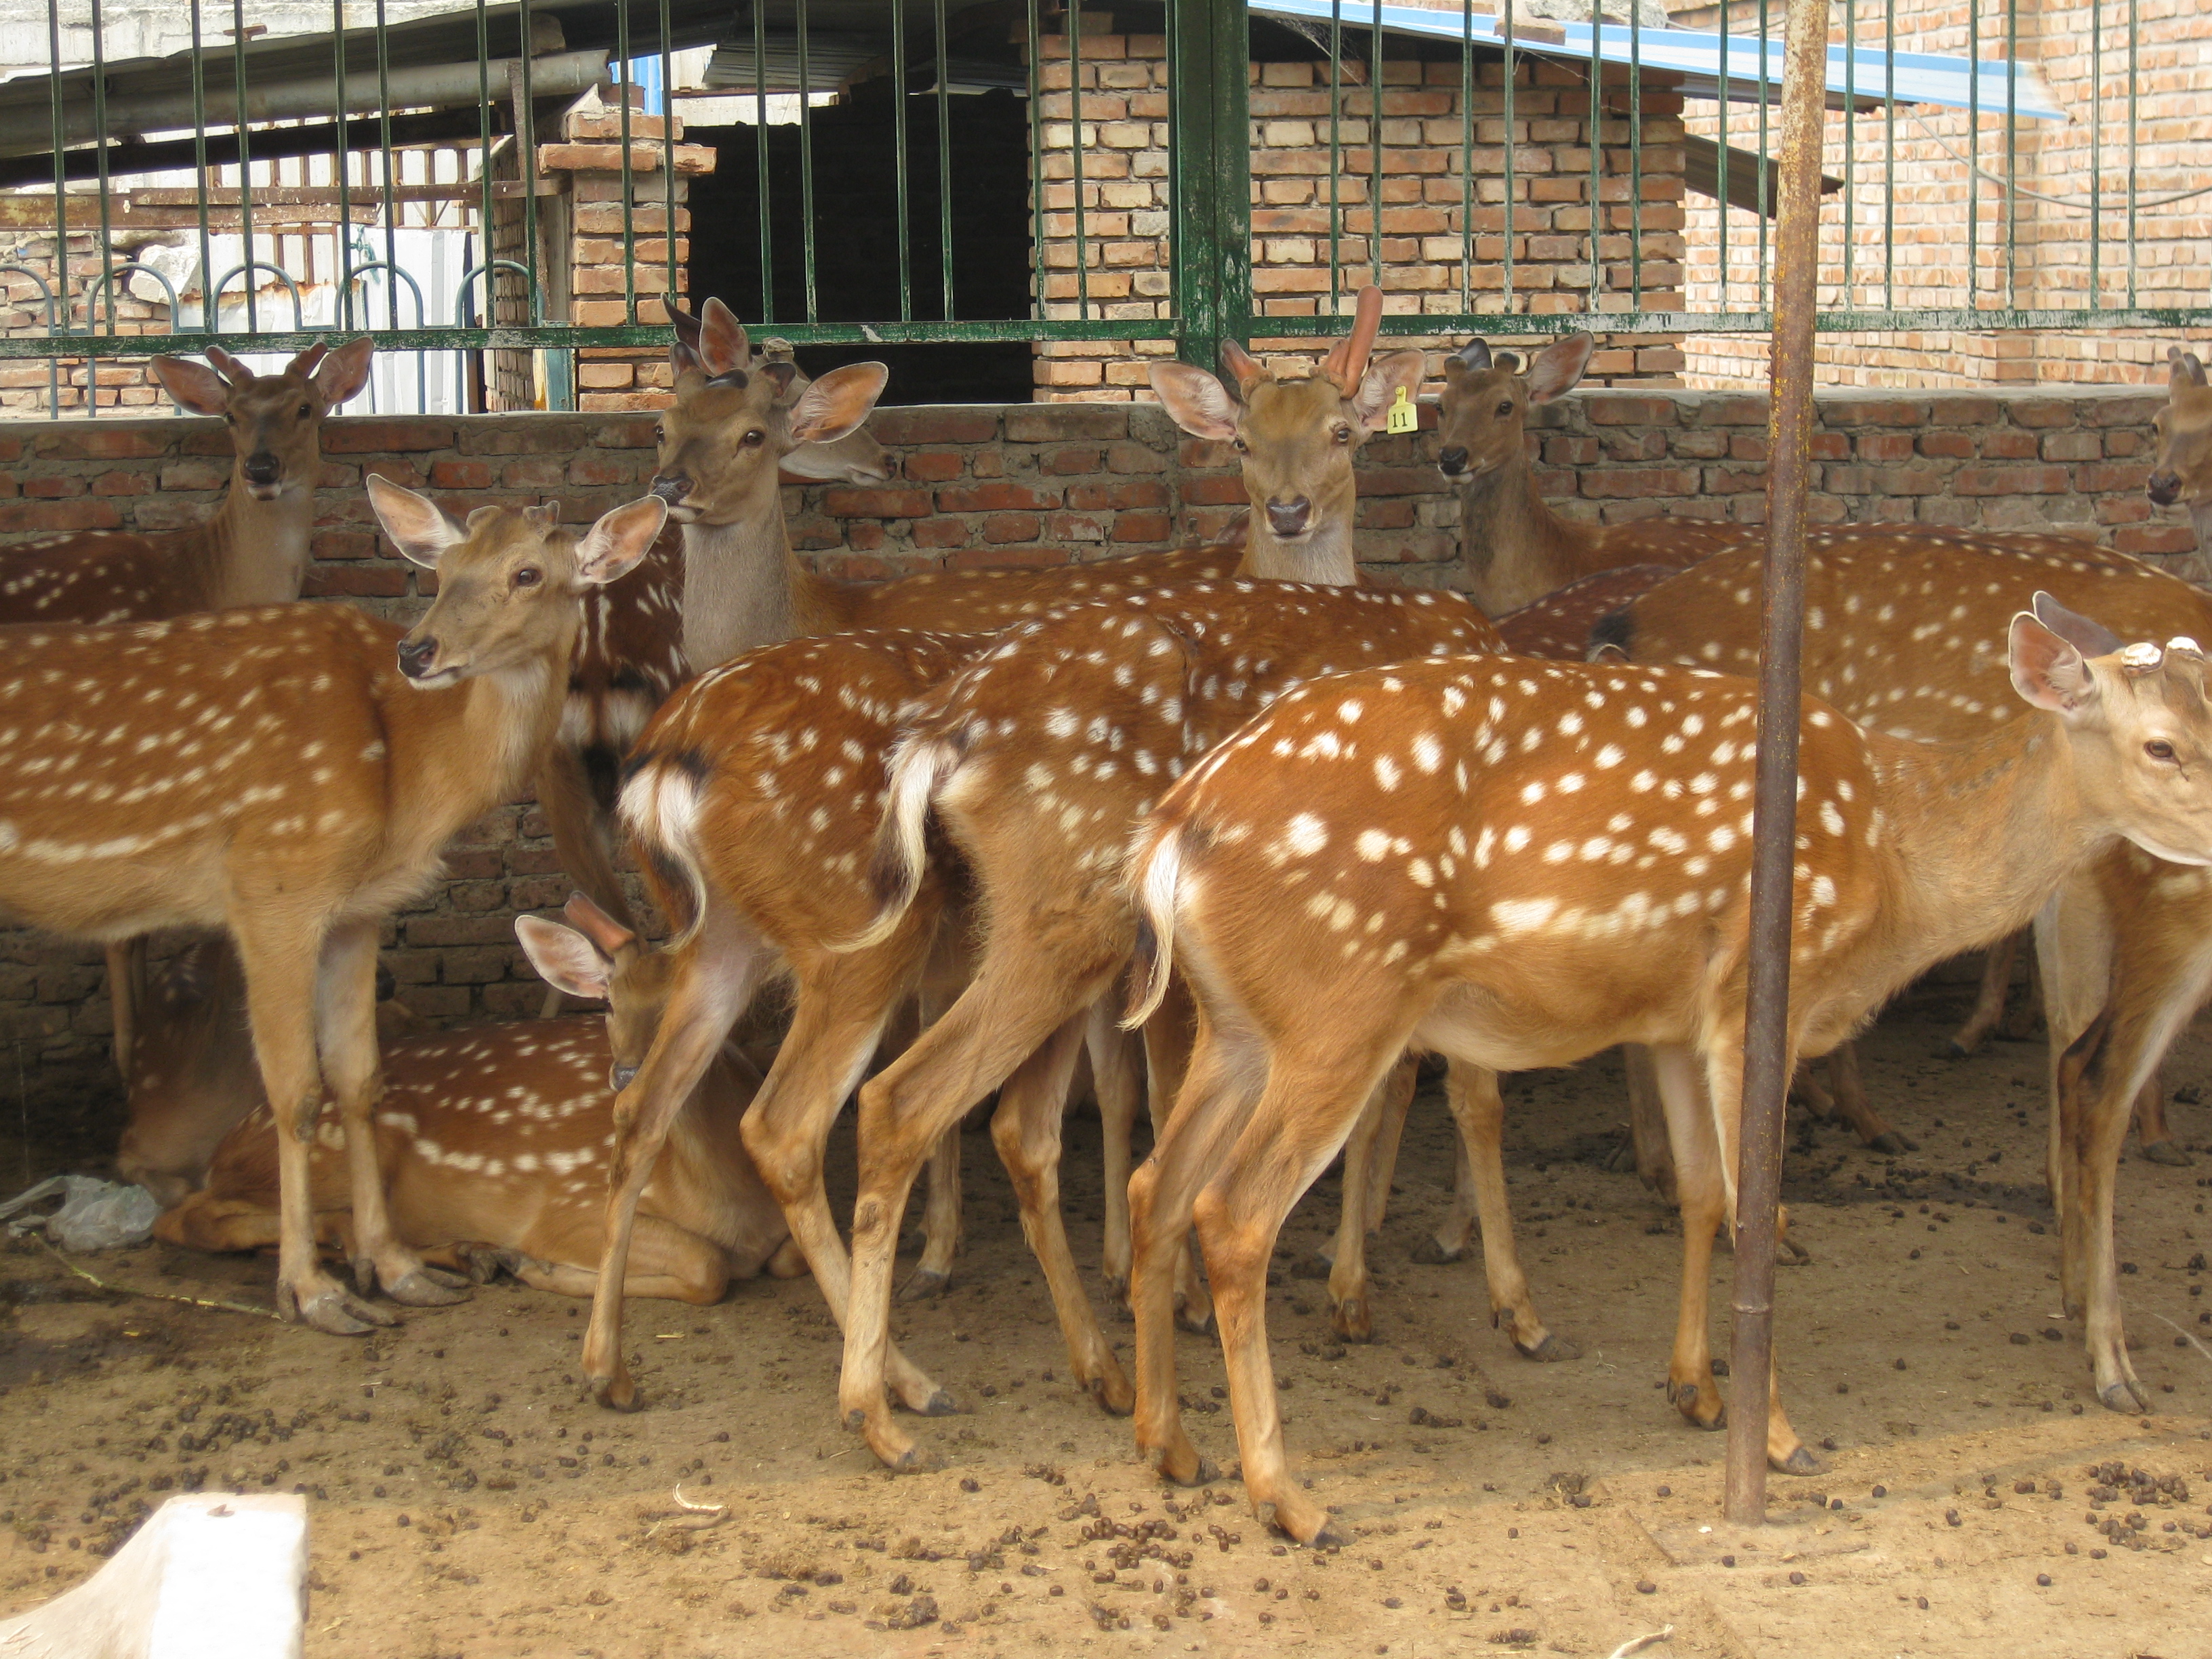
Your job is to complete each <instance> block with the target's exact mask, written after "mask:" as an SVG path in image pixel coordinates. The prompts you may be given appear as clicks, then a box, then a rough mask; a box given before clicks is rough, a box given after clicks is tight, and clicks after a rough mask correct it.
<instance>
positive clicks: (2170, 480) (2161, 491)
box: [2143, 467, 2181, 507]
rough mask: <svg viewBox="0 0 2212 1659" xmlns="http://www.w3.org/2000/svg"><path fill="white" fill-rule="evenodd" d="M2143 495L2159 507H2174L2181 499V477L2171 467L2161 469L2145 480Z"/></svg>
mask: <svg viewBox="0 0 2212 1659" xmlns="http://www.w3.org/2000/svg"><path fill="white" fill-rule="evenodd" d="M2143 494H2145V495H2148V496H2149V497H2150V498H2151V501H2153V503H2154V504H2155V505H2157V506H2159V507H2172V505H2173V504H2174V503H2175V502H2176V501H2179V500H2180V499H2181V475H2180V474H2179V472H2176V471H2173V470H2172V468H2171V467H2165V468H2161V469H2160V470H2159V471H2156V472H2154V473H2152V474H2151V475H2150V477H2148V478H2146V479H2144V480H2143Z"/></svg>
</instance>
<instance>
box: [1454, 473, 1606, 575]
mask: <svg viewBox="0 0 2212 1659" xmlns="http://www.w3.org/2000/svg"><path fill="white" fill-rule="evenodd" d="M1593 539H1594V538H1593V537H1592V536H1591V534H1590V532H1589V530H1588V529H1586V528H1585V527H1584V526H1580V525H1577V524H1576V523H1574V522H1573V521H1572V520H1568V519H1563V518H1561V517H1560V516H1559V514H1558V513H1554V512H1553V511H1552V509H1551V508H1550V507H1548V506H1547V505H1546V504H1545V501H1544V498H1543V497H1542V496H1541V495H1538V494H1537V493H1536V479H1535V475H1534V473H1533V472H1532V471H1530V470H1529V466H1528V452H1527V451H1526V450H1525V449H1522V448H1521V447H1518V446H1516V447H1515V449H1514V452H1513V455H1512V458H1511V459H1510V460H1508V461H1506V462H1505V463H1504V465H1501V466H1498V467H1495V468H1493V469H1492V470H1491V471H1488V472H1486V473H1484V474H1483V475H1482V476H1481V477H1479V478H1477V479H1475V480H1474V482H1473V483H1469V484H1468V485H1466V486H1465V487H1463V488H1462V489H1461V491H1460V506H1459V544H1460V556H1461V557H1462V559H1464V560H1465V561H1466V562H1467V574H1468V591H1469V592H1471V593H1472V594H1473V595H1474V602H1475V603H1476V605H1480V607H1481V608H1482V609H1483V610H1484V611H1486V612H1488V613H1489V614H1490V615H1491V616H1493V617H1495V616H1500V615H1502V614H1504V612H1506V611H1515V610H1518V609H1519V608H1520V607H1521V606H1522V605H1526V604H1528V602H1529V601H1530V600H1531V599H1541V598H1543V596H1544V595H1545V594H1547V593H1549V592H1553V591H1554V590H1555V589H1558V588H1561V587H1564V586H1566V585H1567V584H1568V583H1569V582H1571V581H1572V580H1575V579H1576V578H1577V576H1580V575H1583V574H1585V573H1586V572H1587V570H1588V569H1589V568H1592V542H1593Z"/></svg>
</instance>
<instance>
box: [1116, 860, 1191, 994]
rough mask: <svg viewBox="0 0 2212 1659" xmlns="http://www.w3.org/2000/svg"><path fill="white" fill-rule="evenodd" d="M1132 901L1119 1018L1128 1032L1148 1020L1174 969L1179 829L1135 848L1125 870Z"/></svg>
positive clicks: (1179, 868)
mask: <svg viewBox="0 0 2212 1659" xmlns="http://www.w3.org/2000/svg"><path fill="white" fill-rule="evenodd" d="M1129 876H1130V880H1129V886H1130V889H1131V891H1132V893H1133V896H1134V897H1135V899H1136V901H1137V946H1136V951H1135V953H1134V962H1133V966H1132V967H1131V969H1130V974H1129V1006H1128V1009H1127V1012H1125V1013H1124V1014H1123V1015H1122V1016H1121V1024H1122V1027H1123V1028H1124V1029H1125V1030H1135V1029H1136V1028H1137V1027H1138V1026H1139V1025H1142V1024H1144V1023H1145V1022H1146V1020H1148V1019H1150V1018H1152V1012H1153V1011H1154V1010H1155V1009H1157V1008H1158V1006H1160V999H1161V998H1162V997H1164V996H1165V995H1166V994H1167V991H1168V975H1169V974H1170V973H1171V972H1172V971H1173V970H1174V968H1175V923H1176V889H1177V888H1178V887H1179V886H1180V885H1181V884H1182V829H1179V828H1177V827H1176V826H1173V825H1170V827H1169V828H1167V829H1164V830H1162V831H1161V832H1160V833H1159V834H1158V835H1157V836H1154V837H1153V838H1152V845H1151V846H1149V847H1146V848H1140V849H1139V852H1138V854H1137V856H1136V859H1135V860H1134V862H1133V866H1132V868H1131V869H1130V872H1129Z"/></svg>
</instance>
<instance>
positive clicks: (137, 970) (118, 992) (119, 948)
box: [106, 933, 146, 1086]
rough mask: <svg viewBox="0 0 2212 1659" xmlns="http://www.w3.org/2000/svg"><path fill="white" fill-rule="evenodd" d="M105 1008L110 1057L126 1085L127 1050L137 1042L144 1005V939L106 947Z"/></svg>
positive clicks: (127, 1079) (128, 1080)
mask: <svg viewBox="0 0 2212 1659" xmlns="http://www.w3.org/2000/svg"><path fill="white" fill-rule="evenodd" d="M106 956H107V1005H108V1008H109V1010H110V1018H111V1019H112V1022H113V1024H114V1029H115V1041H114V1045H113V1049H112V1056H111V1057H112V1059H113V1060H114V1061H115V1069H116V1071H117V1072H118V1073H120V1074H121V1075H122V1078H123V1081H124V1083H125V1085H126V1086H127V1085H129V1083H130V1081H131V1049H132V1048H134V1047H135V1046H136V1045H137V1041H138V1011H139V1009H140V1008H142V1007H143V1006H145V1002H146V936H145V935H144V934H143V933H141V934H139V935H138V937H137V938H136V939H123V940H121V941H119V942H118V943H117V944H114V945H109V946H108V947H107V951H106Z"/></svg>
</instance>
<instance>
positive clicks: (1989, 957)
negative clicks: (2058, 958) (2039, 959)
mask: <svg viewBox="0 0 2212 1659" xmlns="http://www.w3.org/2000/svg"><path fill="white" fill-rule="evenodd" d="M2019 955H2020V935H2019V934H2017V933H2008V934H2006V935H2005V936H2004V937H2003V938H2002V939H1999V940H1998V941H1997V942H1996V944H1994V945H1990V947H1989V949H1988V950H1986V951H1983V952H1982V982H1981V984H1980V986H1979V987H1978V988H1977V989H1976V990H1975V992H1974V1006H1973V1011H1972V1012H1971V1013H1969V1014H1968V1015H1967V1016H1966V1024H1964V1025H1961V1026H1960V1028H1959V1029H1958V1030H1957V1031H1956V1032H1954V1034H1953V1035H1952V1037H1951V1040H1950V1041H1949V1042H1947V1043H1945V1044H1944V1045H1943V1053H1944V1054H1947V1055H1948V1056H1949V1057H1950V1058H1951V1059H1953V1060H1964V1059H1966V1056H1967V1055H1969V1054H1972V1053H1973V1052H1974V1051H1975V1050H1976V1049H1977V1048H1980V1047H1981V1046H1982V1044H1983V1043H1984V1042H1988V1041H1989V1036H1990V1032H1992V1031H1994V1030H1996V1029H1997V1027H1998V1025H1999V1024H2002V1022H2003V1019H2004V1015H2005V1003H2006V1001H2007V1000H2008V998H2009V996H2010V994H2011V992H2012V966H2013V963H2014V962H2015V960H2016V959H2017V958H2018V957H2019Z"/></svg>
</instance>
